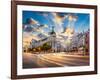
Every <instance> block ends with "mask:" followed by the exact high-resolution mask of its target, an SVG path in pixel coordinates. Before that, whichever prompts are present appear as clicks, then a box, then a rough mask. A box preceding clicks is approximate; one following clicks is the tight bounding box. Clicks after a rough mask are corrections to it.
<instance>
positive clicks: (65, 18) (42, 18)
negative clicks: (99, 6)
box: [22, 11, 90, 34]
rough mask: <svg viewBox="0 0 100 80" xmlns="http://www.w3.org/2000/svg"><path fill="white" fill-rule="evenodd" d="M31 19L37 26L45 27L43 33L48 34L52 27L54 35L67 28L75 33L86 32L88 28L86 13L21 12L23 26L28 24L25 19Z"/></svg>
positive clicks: (88, 17)
mask: <svg viewBox="0 0 100 80" xmlns="http://www.w3.org/2000/svg"><path fill="white" fill-rule="evenodd" d="M30 18H31V19H32V20H33V21H34V22H35V23H34V24H39V25H46V26H47V27H46V28H44V29H43V31H44V32H49V31H50V30H51V28H52V26H54V31H55V32H56V33H58V34H59V33H61V32H64V31H65V30H66V28H67V27H71V28H74V30H75V32H83V31H87V30H88V29H89V27H90V15H89V14H86V13H67V12H66V13H61V12H37V11H23V14H22V19H23V21H22V22H23V24H24V25H25V24H29V23H28V21H27V19H30Z"/></svg>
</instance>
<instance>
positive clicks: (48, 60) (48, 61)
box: [23, 52, 89, 68]
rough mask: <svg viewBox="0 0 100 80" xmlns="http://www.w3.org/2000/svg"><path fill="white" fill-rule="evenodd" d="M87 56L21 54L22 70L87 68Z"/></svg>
mask: <svg viewBox="0 0 100 80" xmlns="http://www.w3.org/2000/svg"><path fill="white" fill-rule="evenodd" d="M87 65H89V56H86V55H85V56H83V55H75V54H74V55H73V54H65V53H63V52H62V53H48V54H32V53H23V68H46V67H63V66H87Z"/></svg>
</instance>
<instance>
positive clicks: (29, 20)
mask: <svg viewBox="0 0 100 80" xmlns="http://www.w3.org/2000/svg"><path fill="white" fill-rule="evenodd" d="M26 23H27V24H39V22H38V21H37V20H35V19H33V18H27V20H26Z"/></svg>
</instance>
